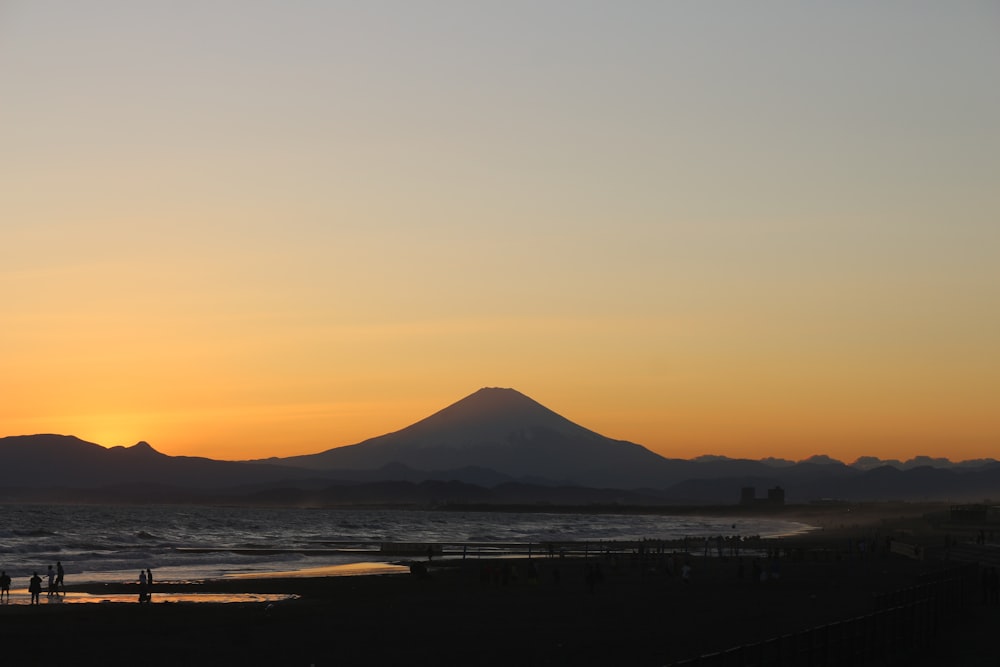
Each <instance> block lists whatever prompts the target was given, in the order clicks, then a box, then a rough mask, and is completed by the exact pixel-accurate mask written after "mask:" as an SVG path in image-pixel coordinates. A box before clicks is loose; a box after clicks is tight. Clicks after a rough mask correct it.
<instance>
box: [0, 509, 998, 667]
mask: <svg viewBox="0 0 1000 667" xmlns="http://www.w3.org/2000/svg"><path fill="white" fill-rule="evenodd" d="M879 509H885V508H879ZM845 514H847V513H842V512H839V511H835V512H828V513H827V514H826V515H824V516H823V517H821V518H822V522H821V526H820V529H819V530H816V531H809V532H806V533H802V534H797V535H792V536H788V537H784V538H780V539H776V540H774V541H773V542H772V544H773V545H780V547H781V549H782V558H781V560H780V570H777V569H772V568H774V567H775V564H774V563H772V562H770V561H768V559H767V558H766V557H763V556H758V555H746V556H744V557H743V558H738V557H733V556H730V555H728V554H726V555H724V556H723V557H718V556H711V557H704V556H703V555H700V554H699V553H690V554H681V553H678V554H674V560H673V562H672V565H671V560H670V554H669V553H667V552H663V553H658V552H657V553H654V552H653V551H650V552H649V553H647V554H644V555H638V554H607V553H605V554H601V553H591V554H590V555H588V557H579V556H566V557H559V556H558V555H557V556H555V557H549V556H548V555H547V554H546V555H538V556H536V557H534V558H532V559H530V560H529V559H525V558H478V559H474V560H473V559H467V560H465V561H462V560H460V559H459V560H453V559H445V560H439V559H437V558H436V557H435V558H434V559H432V560H431V561H427V560H426V559H421V560H417V561H413V562H415V563H420V564H421V565H422V566H423V567H416V568H414V570H413V572H412V573H410V572H409V571H408V569H407V572H406V573H404V574H399V573H395V574H371V573H367V574H359V575H358V576H330V573H329V572H327V571H325V569H319V570H316V569H312V570H308V571H305V570H303V571H294V572H288V571H286V572H278V573H268V574H267V575H266V576H249V577H244V576H234V577H221V578H215V579H206V580H203V581H196V582H166V581H163V582H160V581H158V582H157V583H156V584H155V585H154V586H153V587H152V595H153V600H152V603H151V604H139V603H138V602H136V601H133V602H128V601H127V600H128V599H131V600H136V599H137V596H136V593H137V592H138V588H137V586H136V585H135V584H124V583H123V584H120V585H114V586H112V585H106V584H105V585H99V586H88V585H85V584H76V585H67V590H68V591H69V592H70V593H71V594H73V595H83V594H86V593H91V594H92V595H95V596H98V597H99V596H101V595H104V596H106V597H107V599H108V600H109V601H108V602H105V603H101V604H75V603H69V604H60V603H54V604H46V602H45V595H44V593H43V603H42V604H41V605H39V606H36V607H32V606H29V605H21V604H11V605H6V604H4V605H0V617H2V622H3V624H4V627H5V629H6V630H7V632H9V633H11V635H10V636H18V637H19V642H22V641H23V642H28V643H29V645H31V644H33V645H36V646H39V647H44V656H43V657H44V659H43V660H40V664H49V663H55V662H59V661H66V660H75V661H80V660H82V661H84V662H87V661H92V662H94V661H96V662H101V663H102V664H107V665H118V664H121V665H124V664H134V663H135V662H137V661H138V662H141V663H143V664H149V665H173V664H178V663H184V664H192V665H209V664H212V665H217V664H251V665H252V664H275V665H316V666H317V667H318V666H321V665H335V664H391V663H401V662H408V663H419V664H423V663H431V662H436V663H439V664H473V665H497V666H498V667H499V666H504V667H507V666H510V665H529V666H530V665H561V664H597V663H608V664H630V665H638V666H640V667H641V666H643V665H649V666H650V667H653V666H654V665H660V666H662V665H670V664H672V663H674V662H678V661H681V660H687V659H691V658H694V657H697V656H698V655H703V654H707V653H711V652H715V651H724V650H726V649H729V648H732V647H734V646H737V645H740V644H745V643H752V642H759V641H762V640H764V639H767V638H769V637H777V636H779V635H787V634H789V633H795V632H801V631H804V630H805V629H807V628H810V627H818V626H823V625H824V624H828V623H831V622H836V621H841V620H845V619H848V618H853V617H858V616H861V615H863V614H867V613H870V612H871V611H872V609H873V600H874V599H877V596H879V595H882V594H887V593H891V592H893V591H898V590H903V589H906V588H907V587H910V586H912V585H913V584H914V582H916V581H920V580H921V578H922V577H926V576H927V575H928V574H932V573H934V572H940V571H941V570H942V568H947V567H954V564H949V563H945V562H942V561H939V560H934V559H932V558H928V559H927V560H915V559H911V558H906V557H903V556H901V555H899V554H895V553H891V552H890V551H889V550H888V549H885V548H882V544H883V543H882V542H879V543H878V544H877V548H876V549H875V550H874V551H870V552H859V551H857V550H854V551H852V550H851V545H852V543H853V540H856V539H857V538H859V537H863V538H866V539H867V538H869V537H872V536H875V535H877V536H878V537H879V538H880V539H881V538H883V537H890V536H893V535H907V536H909V537H911V538H912V539H914V540H917V541H923V542H924V543H926V544H928V545H932V544H936V543H939V542H941V541H942V537H943V536H944V535H948V534H949V533H953V532H954V529H955V526H954V525H951V524H948V523H945V524H940V523H936V522H934V521H929V520H927V518H926V517H925V516H924V515H922V514H921V515H920V516H917V514H916V513H914V512H911V513H909V514H907V513H904V514H902V515H900V514H898V513H897V512H895V511H894V512H893V513H890V514H888V515H887V514H886V513H885V512H878V511H874V510H870V511H852V512H850V513H849V517H847V516H845ZM814 525H815V524H814ZM998 533H1000V531H998ZM968 536H969V535H965V534H964V533H963V534H962V541H963V544H964V543H965V542H966V540H965V539H964V538H965V537H968ZM998 550H1000V547H998ZM942 553H944V552H942ZM685 561H686V562H688V563H689V564H690V565H691V566H692V568H693V578H692V580H691V582H690V583H685V582H684V581H683V579H682V578H681V577H680V576H679V568H680V565H681V563H683V562H685ZM755 561H756V565H755ZM598 566H599V568H600V571H601V577H600V578H599V579H598V578H596V577H595V576H594V573H595V572H596V568H598ZM396 567H397V570H396V571H397V572H398V571H399V570H398V568H399V567H400V565H398V564H397V566H396ZM756 567H761V568H763V569H764V570H766V571H767V573H768V574H769V575H770V576H769V578H767V579H766V580H762V579H760V578H757V577H755V576H753V575H754V573H755V572H756ZM671 568H672V569H671ZM774 575H777V576H774ZM87 589H89V590H87ZM111 595H127V599H126V598H111V597H108V596H111ZM170 595H176V596H188V597H186V598H177V599H176V601H173V600H172V599H171V598H170V597H169V596H170ZM199 595H217V596H223V597H222V598H208V597H201V598H199V597H197V596H199ZM225 596H229V597H228V598H226V597H225ZM239 596H246V597H242V598H241V597H239ZM269 596H278V597H269ZM119 599H120V600H122V601H121V602H118V601H117V600H119ZM209 599H213V600H221V599H226V600H229V601H226V602H221V601H220V602H215V601H212V602H197V601H195V600H209ZM976 602H977V601H976V600H970V606H969V608H968V609H969V615H968V616H963V618H966V619H967V621H966V623H965V626H966V629H968V627H979V626H978V625H976V626H969V625H968V624H969V623H973V622H975V623H987V624H988V623H995V622H996V621H998V620H1000V611H996V612H994V611H992V608H987V607H985V606H979V605H978V604H977V603H976ZM997 609H998V610H1000V607H998V608H997ZM960 627H961V626H960ZM56 628H57V629H56ZM53 631H55V632H56V634H57V635H58V636H59V638H60V640H59V641H58V642H51V641H50V638H51V636H52V633H53ZM985 636H986V637H989V636H990V635H985ZM956 637H958V635H955V634H954V633H951V634H949V633H948V632H946V631H945V629H944V628H942V630H941V634H940V637H938V638H936V639H935V643H934V645H933V646H932V647H931V649H928V650H925V651H924V652H923V656H922V657H923V659H926V660H928V661H931V662H926V663H921V662H919V661H917V660H915V661H914V662H913V663H912V664H934V662H935V661H936V663H937V664H959V663H957V661H956V660H955V659H954V658H953V656H954V655H957V653H954V652H956V651H970V650H976V647H977V646H978V644H976V641H977V640H978V639H980V638H981V636H980V635H978V634H976V635H974V636H973V637H972V638H969V637H968V636H961V638H960V639H957V638H956ZM39 655H40V656H41V654H39ZM918 657H919V656H918ZM932 659H933V660H932ZM960 664H976V663H975V662H968V661H963V662H961V663H960Z"/></svg>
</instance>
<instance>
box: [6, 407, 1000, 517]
mask: <svg viewBox="0 0 1000 667" xmlns="http://www.w3.org/2000/svg"><path fill="white" fill-rule="evenodd" d="M894 464H898V465H894ZM774 486H781V487H782V488H783V489H784V490H785V498H786V500H787V502H789V503H791V504H799V503H808V502H810V501H813V500H818V499H826V498H830V499H840V500H851V501H866V500H920V501H923V500H935V501H948V502H982V501H983V500H984V499H987V498H993V499H996V498H1000V463H998V462H997V461H995V460H993V459H983V460H980V461H966V462H961V463H958V464H953V463H951V462H950V461H948V460H947V459H932V458H930V457H924V456H917V457H914V458H912V459H910V460H908V461H906V462H905V463H901V462H898V461H891V462H885V461H882V460H880V459H877V458H875V457H861V458H859V459H858V460H857V461H856V462H855V463H854V464H852V465H847V464H845V463H843V462H841V461H838V460H836V459H834V458H832V457H829V456H826V455H816V456H811V457H809V458H807V459H804V460H801V461H798V462H794V461H788V460H785V459H773V458H768V459H762V460H751V459H731V458H728V457H725V456H715V455H710V456H702V457H698V458H697V459H692V460H682V459H668V458H665V457H663V456H660V455H659V454H656V453H654V452H652V451H650V450H648V449H646V448H645V447H642V446H641V445H637V444H635V443H631V442H627V441H624V440H614V439H611V438H608V437H605V436H603V435H600V434H598V433H595V432H594V431H591V430H588V429H586V428H584V427H582V426H580V425H578V424H575V423H573V422H571V421H569V420H568V419H566V418H565V417H562V416H560V415H559V414H557V413H555V412H553V411H552V410H549V409H548V408H546V407H545V406H543V405H541V404H539V403H537V402H536V401H534V400H532V399H530V398H528V397H527V396H525V395H524V394H521V393H519V392H517V391H515V390H513V389H498V388H484V389H481V390H479V391H477V392H475V393H473V394H471V395H470V396H467V397H465V398H463V399H462V400H460V401H458V402H456V403H454V404H453V405H450V406H448V407H446V408H445V409H443V410H441V411H439V412H436V413H434V414H432V415H431V416H429V417H427V418H426V419H423V420H421V421H418V422H416V423H415V424H413V425H411V426H408V427H406V428H404V429H402V430H399V431H396V432H393V433H388V434H386V435H382V436H379V437H376V438H371V439H369V440H365V441H364V442H361V443H358V444H355V445H349V446H346V447H339V448H335V449H329V450H326V451H323V452H319V453H317V454H310V455H305V456H293V457H287V458H271V459H267V460H258V461H217V460H213V459H208V458H201V457H186V456H167V455H165V454H162V453H160V452H158V451H156V450H155V449H153V448H152V447H151V446H150V445H149V444H147V443H145V442H140V443H137V444H135V445H133V446H131V447H110V448H106V447H102V446H101V445H97V444H94V443H89V442H86V441H83V440H80V439H79V438H75V437H73V436H66V435H51V434H43V435H29V436H11V437H6V438H0V502H2V501H8V502H29V501H30V502H40V501H51V502H108V503H116V502H192V503H200V502H225V503H269V502H270V503H277V504H305V505H309V506H322V505H326V504H338V503H339V504H359V503H360V504H364V503H375V504H380V503H394V504H406V503H418V502H419V503H431V504H435V503H442V502H443V503H455V502H461V503H482V504H490V503H493V504H496V503H507V504H522V503H540V504H553V505H555V504H592V503H610V504H639V505H642V504H650V505H657V504H659V505H663V504H678V505H679V504H721V505H729V504H736V503H737V502H739V500H740V497H741V490H742V489H743V488H744V487H754V488H755V489H756V490H757V494H758V495H759V494H763V493H764V492H765V491H766V489H769V488H772V487H774Z"/></svg>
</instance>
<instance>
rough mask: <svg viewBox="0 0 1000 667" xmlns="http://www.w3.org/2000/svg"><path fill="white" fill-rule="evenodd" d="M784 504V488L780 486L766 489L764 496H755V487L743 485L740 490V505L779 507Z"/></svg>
mask: <svg viewBox="0 0 1000 667" xmlns="http://www.w3.org/2000/svg"><path fill="white" fill-rule="evenodd" d="M784 504H785V490H784V489H783V488H781V487H780V486H776V487H774V488H773V489H768V490H767V497H766V498H758V497H757V489H756V488H755V487H752V486H744V487H743V488H742V489H741V490H740V505H756V506H760V507H781V506H782V505H784Z"/></svg>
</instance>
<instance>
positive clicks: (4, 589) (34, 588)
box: [0, 561, 66, 604]
mask: <svg viewBox="0 0 1000 667" xmlns="http://www.w3.org/2000/svg"><path fill="white" fill-rule="evenodd" d="M47 576H48V588H47V589H46V590H47V591H48V597H50V598H51V597H57V598H58V597H61V596H63V595H65V594H66V586H65V583H64V579H65V576H66V571H65V570H63V565H62V561H57V562H56V566H55V567H54V568H53V567H52V566H51V565H49V571H48V575H47ZM42 583H43V582H42V578H41V577H40V576H39V574H38V572H37V571H35V572H34V573H32V575H31V578H30V579H29V580H28V593H30V594H31V604H40V603H41V597H42ZM10 584H11V577H10V575H9V574H7V571H6V570H3V571H0V602H3V601H4V600H6V601H7V602H8V603H10Z"/></svg>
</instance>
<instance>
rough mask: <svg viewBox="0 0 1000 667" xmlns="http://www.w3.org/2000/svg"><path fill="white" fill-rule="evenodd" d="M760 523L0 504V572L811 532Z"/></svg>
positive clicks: (119, 571)
mask: <svg viewBox="0 0 1000 667" xmlns="http://www.w3.org/2000/svg"><path fill="white" fill-rule="evenodd" d="M808 528H809V526H806V525H805V524H801V523H795V522H790V521H783V520H778V519H767V518H748V517H738V518H734V517H709V516H662V515H652V514H604V513H602V514H586V513H565V514H564V513H545V512H523V513H516V512H453V511H438V510H433V511H432V510H428V511H422V510H392V509H278V508H268V509H261V508H246V507H204V506H176V505H162V506H161V505H157V506H98V505H72V506H70V505H6V506H0V570H4V571H6V572H7V574H9V575H10V576H11V577H12V578H13V579H14V580H15V586H18V585H20V584H23V583H24V581H21V580H25V581H26V580H27V578H28V577H30V576H31V574H32V573H33V572H36V571H37V572H38V573H39V574H40V575H42V577H43V578H44V577H45V574H46V572H47V570H48V566H49V565H52V566H53V567H54V566H55V564H56V563H57V562H60V563H62V565H63V568H64V569H65V572H66V583H84V582H122V581H135V579H136V577H137V575H138V572H139V570H140V569H145V568H150V569H152V570H153V572H154V577H155V578H156V580H157V581H196V580H202V579H213V578H220V577H227V576H240V575H252V574H266V573H269V572H286V571H295V570H304V569H309V568H320V567H330V566H337V565H349V564H352V563H362V562H380V561H381V562H392V561H395V560H398V559H399V558H400V556H399V555H398V553H397V554H391V553H388V551H389V550H386V552H383V551H382V550H381V545H383V544H385V543H393V544H398V543H406V544H436V545H441V546H443V547H444V548H445V549H446V553H447V552H448V551H451V552H452V553H455V552H456V550H459V549H461V550H462V552H463V553H467V554H468V555H470V556H475V555H476V554H479V553H481V551H482V549H483V548H484V547H485V548H487V549H488V548H489V546H490V545H498V546H499V545H509V544H532V545H539V546H540V545H542V544H544V543H547V542H571V541H572V542H580V543H591V544H593V545H594V547H595V548H599V545H600V543H602V542H609V541H616V540H617V541H629V540H641V539H659V540H677V539H682V538H695V539H698V538H703V537H710V536H717V535H726V536H730V535H737V534H739V535H744V536H748V535H759V536H761V537H777V536H781V535H788V534H792V533H796V532H801V531H804V530H808Z"/></svg>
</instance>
